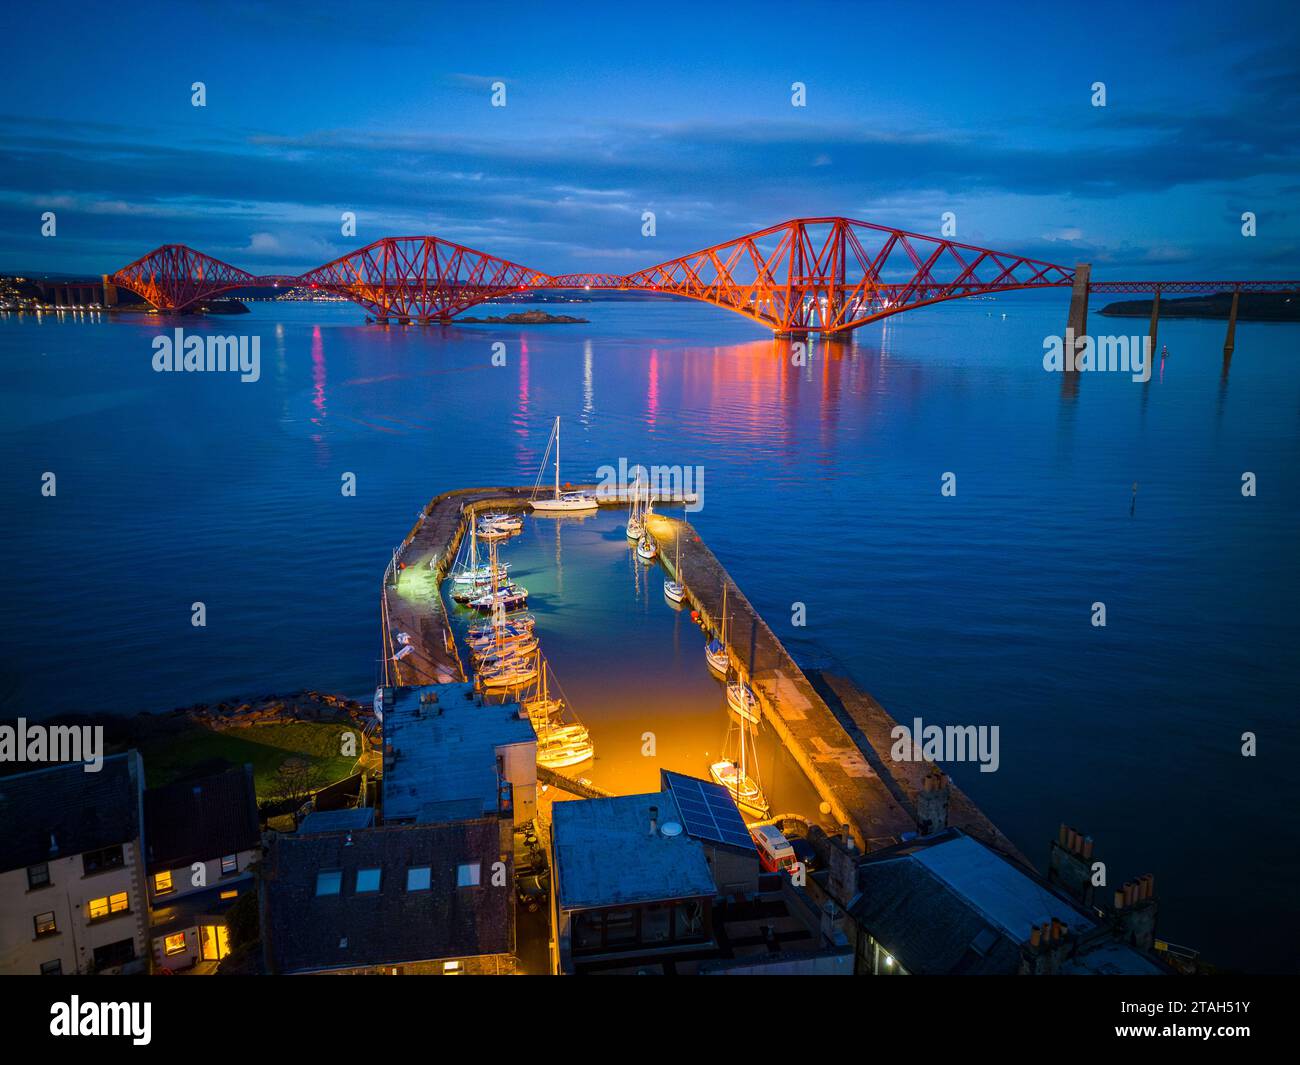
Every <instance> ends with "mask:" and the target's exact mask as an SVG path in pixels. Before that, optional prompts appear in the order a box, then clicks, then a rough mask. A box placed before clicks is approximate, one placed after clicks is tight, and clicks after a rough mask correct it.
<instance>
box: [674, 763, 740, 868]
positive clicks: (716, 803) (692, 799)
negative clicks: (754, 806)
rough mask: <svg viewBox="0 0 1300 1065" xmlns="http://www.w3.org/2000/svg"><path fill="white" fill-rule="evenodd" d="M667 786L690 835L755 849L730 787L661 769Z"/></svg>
mask: <svg viewBox="0 0 1300 1065" xmlns="http://www.w3.org/2000/svg"><path fill="white" fill-rule="evenodd" d="M661 773H662V776H663V781H664V786H665V787H666V788H667V789H668V790H669V791H670V792H672V796H673V799H674V800H675V801H676V803H677V810H678V812H679V813H680V814H681V817H682V823H683V824H684V825H685V828H686V832H687V834H688V835H691V836H694V837H695V838H696V839H707V840H712V841H713V842H714V843H725V844H728V845H729V846H732V847H743V848H745V849H747V850H751V851H752V850H754V849H755V848H754V841H753V839H752V838H750V835H749V829H747V828H746V827H745V820H744V818H742V817H741V816H740V811H739V810H737V809H736V803H735V801H734V800H733V799H732V798H731V795H730V793H729V792H728V791H727V789H726V788H724V787H722V786H721V785H719V784H713V783H710V782H709V781H707V780H697V779H696V778H695V777H687V776H683V775H682V774H680V773H673V772H670V771H669V770H667V769H664V770H661Z"/></svg>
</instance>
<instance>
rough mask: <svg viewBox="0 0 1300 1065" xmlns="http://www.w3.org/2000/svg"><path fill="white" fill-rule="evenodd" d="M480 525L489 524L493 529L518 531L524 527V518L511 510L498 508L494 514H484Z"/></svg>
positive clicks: (480, 519)
mask: <svg viewBox="0 0 1300 1065" xmlns="http://www.w3.org/2000/svg"><path fill="white" fill-rule="evenodd" d="M478 523H479V526H480V527H481V526H484V525H486V526H489V527H491V528H493V529H504V530H505V531H506V532H510V533H517V532H520V531H522V529H523V527H524V519H523V518H521V517H520V516H519V515H518V514H511V513H510V512H509V511H505V510H498V511H496V512H494V513H492V514H484V515H482V516H481V517H480V518H479V519H478Z"/></svg>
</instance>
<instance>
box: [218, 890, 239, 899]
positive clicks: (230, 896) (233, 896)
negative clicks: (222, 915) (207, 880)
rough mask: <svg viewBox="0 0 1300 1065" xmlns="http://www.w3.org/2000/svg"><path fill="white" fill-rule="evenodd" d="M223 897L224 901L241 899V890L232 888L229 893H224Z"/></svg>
mask: <svg viewBox="0 0 1300 1065" xmlns="http://www.w3.org/2000/svg"><path fill="white" fill-rule="evenodd" d="M221 897H222V899H237V898H239V889H238V888H231V889H230V890H229V891H223V892H222V893H221Z"/></svg>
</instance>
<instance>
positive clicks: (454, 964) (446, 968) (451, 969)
mask: <svg viewBox="0 0 1300 1065" xmlns="http://www.w3.org/2000/svg"><path fill="white" fill-rule="evenodd" d="M464 971H465V970H464V969H463V968H462V967H461V964H460V962H458V961H445V962H443V963H442V972H443V975H444V976H458V975H459V974H460V973H462V972H464Z"/></svg>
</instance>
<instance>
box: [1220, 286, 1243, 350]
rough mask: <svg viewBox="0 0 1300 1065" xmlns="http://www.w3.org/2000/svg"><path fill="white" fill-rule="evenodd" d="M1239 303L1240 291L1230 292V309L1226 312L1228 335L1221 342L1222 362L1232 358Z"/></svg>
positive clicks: (1237, 289) (1236, 289)
mask: <svg viewBox="0 0 1300 1065" xmlns="http://www.w3.org/2000/svg"><path fill="white" fill-rule="evenodd" d="M1240 302H1241V289H1239V288H1235V289H1233V290H1232V309H1231V310H1230V311H1229V312H1228V335H1227V336H1226V337H1225V338H1224V340H1223V361H1224V362H1227V361H1228V360H1229V359H1231V358H1232V349H1233V348H1234V347H1236V336H1237V304H1238V303H1240Z"/></svg>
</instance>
